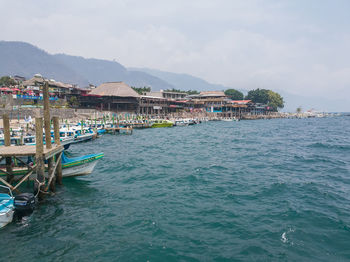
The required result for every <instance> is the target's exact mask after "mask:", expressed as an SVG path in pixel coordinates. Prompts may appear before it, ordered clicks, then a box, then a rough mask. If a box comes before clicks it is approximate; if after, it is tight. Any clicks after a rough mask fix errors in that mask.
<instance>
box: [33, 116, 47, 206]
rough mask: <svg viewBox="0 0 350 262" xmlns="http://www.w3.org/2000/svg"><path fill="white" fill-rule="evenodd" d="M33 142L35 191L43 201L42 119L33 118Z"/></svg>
mask: <svg viewBox="0 0 350 262" xmlns="http://www.w3.org/2000/svg"><path fill="white" fill-rule="evenodd" d="M35 142H36V152H35V161H36V181H35V182H36V190H38V191H39V199H43V191H44V187H45V166H44V157H43V153H44V143H43V119H42V118H35Z"/></svg>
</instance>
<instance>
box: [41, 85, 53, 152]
mask: <svg viewBox="0 0 350 262" xmlns="http://www.w3.org/2000/svg"><path fill="white" fill-rule="evenodd" d="M43 91H44V92H43V96H44V122H45V143H46V148H47V149H51V148H52V145H51V118H50V104H49V85H48V83H47V82H46V83H45V85H44V90H43Z"/></svg>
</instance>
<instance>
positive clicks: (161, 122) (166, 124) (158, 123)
mask: <svg viewBox="0 0 350 262" xmlns="http://www.w3.org/2000/svg"><path fill="white" fill-rule="evenodd" d="M173 125H174V123H173V122H171V121H170V120H166V119H157V120H153V121H152V125H151V127H152V128H157V127H172V126H173Z"/></svg>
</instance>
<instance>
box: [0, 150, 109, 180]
mask: <svg viewBox="0 0 350 262" xmlns="http://www.w3.org/2000/svg"><path fill="white" fill-rule="evenodd" d="M103 157H104V154H103V153H99V154H90V155H84V156H81V157H74V158H70V157H67V156H66V155H65V153H63V154H62V157H61V158H62V176H63V177H71V176H83V175H88V174H90V173H92V171H93V170H94V168H95V166H96V164H97V162H98V160H99V159H101V158H103ZM31 161H32V160H29V159H28V161H26V162H28V163H29V162H31ZM27 172H28V169H27V167H25V166H15V167H13V169H12V174H13V175H14V176H15V179H16V178H18V179H20V178H21V177H22V176H23V175H25V174H26V173H27ZM46 175H47V172H46ZM1 176H6V173H4V172H2V171H1V170H0V177H1ZM33 177H34V175H32V176H31V177H30V179H33Z"/></svg>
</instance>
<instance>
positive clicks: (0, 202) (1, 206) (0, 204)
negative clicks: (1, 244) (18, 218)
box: [0, 185, 14, 228]
mask: <svg viewBox="0 0 350 262" xmlns="http://www.w3.org/2000/svg"><path fill="white" fill-rule="evenodd" d="M0 188H4V189H7V190H8V192H9V193H8V194H6V193H0V228H2V227H4V226H6V225H7V224H8V223H11V222H12V220H13V213H14V206H13V204H14V197H13V195H12V191H11V189H10V188H8V187H5V186H2V185H0Z"/></svg>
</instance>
